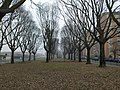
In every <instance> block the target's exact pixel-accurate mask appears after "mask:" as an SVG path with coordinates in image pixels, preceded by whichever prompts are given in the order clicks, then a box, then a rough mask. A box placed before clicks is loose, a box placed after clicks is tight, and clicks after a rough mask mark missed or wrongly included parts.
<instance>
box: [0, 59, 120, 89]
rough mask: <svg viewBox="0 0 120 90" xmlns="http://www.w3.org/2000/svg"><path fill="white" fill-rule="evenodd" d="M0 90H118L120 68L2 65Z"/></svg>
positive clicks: (83, 64)
mask: <svg viewBox="0 0 120 90" xmlns="http://www.w3.org/2000/svg"><path fill="white" fill-rule="evenodd" d="M0 90H120V68H119V67H106V68H99V67H98V66H96V65H94V64H91V65H86V64H85V63H84V62H82V63H78V62H50V63H44V62H41V61H35V62H31V63H28V62H26V63H17V64H13V65H11V64H4V65H0Z"/></svg>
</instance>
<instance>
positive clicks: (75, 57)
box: [74, 50, 76, 61]
mask: <svg viewBox="0 0 120 90" xmlns="http://www.w3.org/2000/svg"><path fill="white" fill-rule="evenodd" d="M75 60H76V53H75V50H74V61H75Z"/></svg>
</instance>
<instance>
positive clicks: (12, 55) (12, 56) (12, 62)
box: [11, 50, 14, 64]
mask: <svg viewBox="0 0 120 90" xmlns="http://www.w3.org/2000/svg"><path fill="white" fill-rule="evenodd" d="M11 52H12V53H11V64H14V50H11Z"/></svg>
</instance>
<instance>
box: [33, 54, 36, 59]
mask: <svg viewBox="0 0 120 90" xmlns="http://www.w3.org/2000/svg"><path fill="white" fill-rule="evenodd" d="M33 54H34V61H35V60H36V58H35V53H33Z"/></svg>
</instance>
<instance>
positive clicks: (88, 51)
mask: <svg viewBox="0 0 120 90" xmlns="http://www.w3.org/2000/svg"><path fill="white" fill-rule="evenodd" d="M86 64H91V61H90V48H89V47H88V48H87V62H86Z"/></svg>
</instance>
